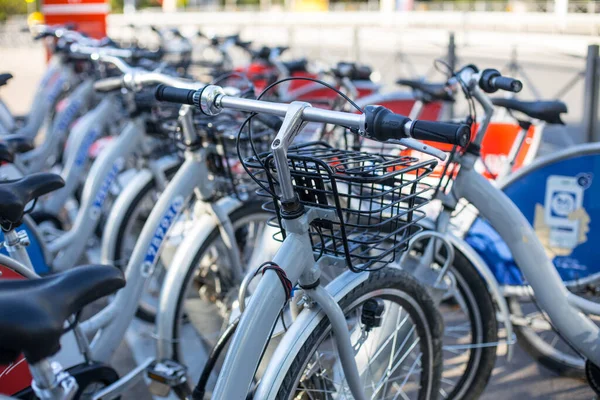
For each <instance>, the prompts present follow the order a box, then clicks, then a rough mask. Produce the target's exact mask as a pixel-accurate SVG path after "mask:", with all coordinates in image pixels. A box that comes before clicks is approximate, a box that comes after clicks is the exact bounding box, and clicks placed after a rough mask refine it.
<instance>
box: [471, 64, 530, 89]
mask: <svg viewBox="0 0 600 400" xmlns="http://www.w3.org/2000/svg"><path fill="white" fill-rule="evenodd" d="M479 87H480V88H481V89H482V90H483V91H484V92H486V93H494V92H496V91H497V90H498V89H502V90H506V91H509V92H514V93H518V92H520V91H521V89H523V84H522V83H521V81H519V80H517V79H513V78H508V77H506V76H502V74H501V73H500V71H498V70H497V69H485V70H483V71H481V78H480V79H479Z"/></svg>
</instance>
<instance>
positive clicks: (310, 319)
mask: <svg viewBox="0 0 600 400" xmlns="http://www.w3.org/2000/svg"><path fill="white" fill-rule="evenodd" d="M368 278H369V273H368V272H363V273H359V274H357V273H354V272H351V271H349V270H348V271H345V272H344V273H342V274H341V275H339V276H338V277H337V278H336V279H334V280H333V281H331V282H330V283H329V284H328V285H327V287H326V290H327V291H328V292H329V293H330V294H331V295H332V296H333V298H334V299H335V301H336V302H339V301H340V300H341V299H342V298H343V297H344V296H345V295H346V294H348V293H349V292H350V291H352V290H353V289H354V288H356V287H357V286H358V285H360V284H361V283H363V282H364V281H365V280H367V279H368ZM323 318H327V317H326V315H325V313H324V312H322V311H321V310H320V309H316V308H312V309H307V308H305V309H304V310H302V312H301V313H300V315H298V318H297V319H296V320H295V321H294V323H293V324H292V326H291V327H290V328H289V329H288V331H287V332H286V334H285V335H284V337H283V339H282V340H281V342H280V343H279V345H278V346H277V348H276V349H275V352H274V353H273V355H272V356H271V360H270V361H269V365H268V366H267V369H266V370H265V374H264V375H263V377H262V379H261V380H260V384H259V385H258V388H257V390H256V393H255V395H254V398H255V399H261V400H267V399H274V398H275V396H276V395H277V391H278V390H279V388H280V387H281V384H282V382H283V379H284V378H285V375H286V374H287V371H288V370H289V369H290V366H291V364H292V362H293V361H294V359H295V358H296V357H295V356H296V354H298V352H299V351H300V349H301V348H302V345H303V344H304V342H305V341H306V339H307V338H308V336H310V334H311V333H312V332H313V331H314V330H315V328H316V327H317V325H318V324H319V323H320V322H321V320H322V319H323Z"/></svg>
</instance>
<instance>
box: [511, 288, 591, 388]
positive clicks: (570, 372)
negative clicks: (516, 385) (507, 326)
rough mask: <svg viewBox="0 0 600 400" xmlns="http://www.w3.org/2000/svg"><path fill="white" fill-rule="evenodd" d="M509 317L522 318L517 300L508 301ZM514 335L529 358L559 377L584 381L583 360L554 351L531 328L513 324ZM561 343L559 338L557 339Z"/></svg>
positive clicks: (521, 311)
mask: <svg viewBox="0 0 600 400" xmlns="http://www.w3.org/2000/svg"><path fill="white" fill-rule="evenodd" d="M508 306H509V308H510V313H511V315H515V316H517V317H522V316H523V310H522V308H521V305H520V304H519V302H518V300H517V299H515V298H512V297H511V298H509V299H508ZM513 326H514V329H515V333H516V335H517V341H518V343H519V346H520V347H521V348H522V349H523V350H525V352H526V353H527V354H529V356H530V357H531V358H533V359H534V360H535V361H536V362H538V363H540V364H541V365H543V366H544V367H546V368H548V369H549V370H551V371H554V372H555V373H557V374H558V375H560V376H565V377H568V378H575V379H581V380H585V379H586V376H585V359H584V358H581V357H574V356H573V355H568V354H565V353H564V352H562V351H560V350H557V349H555V348H554V347H552V346H551V345H550V344H549V343H547V342H546V341H545V340H544V339H543V338H542V337H540V336H539V335H538V334H537V333H536V332H535V330H534V329H533V328H531V327H529V326H524V325H518V324H514V325H513ZM559 340H560V341H562V339H561V338H559Z"/></svg>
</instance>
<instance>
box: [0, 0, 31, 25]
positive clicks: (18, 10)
mask: <svg viewBox="0 0 600 400" xmlns="http://www.w3.org/2000/svg"><path fill="white" fill-rule="evenodd" d="M16 14H27V3H25V0H0V21H4V20H6V18H8V17H9V16H11V15H16Z"/></svg>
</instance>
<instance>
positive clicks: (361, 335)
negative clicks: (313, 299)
mask: <svg viewBox="0 0 600 400" xmlns="http://www.w3.org/2000/svg"><path fill="white" fill-rule="evenodd" d="M373 301H376V302H378V303H379V304H382V305H383V313H382V314H381V318H382V322H381V325H380V326H374V327H372V328H371V329H370V330H367V329H366V327H365V325H364V324H363V323H362V319H361V315H362V312H363V305H365V304H366V303H367V302H373ZM339 305H340V307H341V308H342V310H343V312H344V314H345V315H346V321H347V324H348V328H349V330H350V339H351V342H352V345H353V347H354V349H355V361H356V363H357V367H358V370H359V374H360V380H361V384H362V386H363V387H364V391H365V395H366V397H367V398H377V399H422V400H429V399H433V398H435V397H436V396H435V395H434V393H437V392H438V391H439V384H440V377H441V372H442V351H441V350H442V349H441V347H442V341H441V336H442V333H443V323H442V320H441V317H440V314H439V312H438V310H437V308H436V306H435V304H434V303H433V301H432V299H431V298H430V297H429V296H428V294H427V291H426V289H425V288H424V287H423V286H421V285H420V284H419V283H417V282H416V281H415V280H414V278H412V277H411V276H410V275H408V274H407V273H406V272H404V271H400V270H397V269H393V268H384V269H382V270H380V271H377V272H372V273H370V275H369V278H368V279H367V280H366V281H364V282H363V283H361V284H360V285H359V286H357V287H356V288H354V289H353V290H352V291H350V292H349V293H348V294H347V295H345V296H344V297H343V298H342V299H341V301H340V302H339ZM339 360H340V358H339V355H338V350H337V346H336V344H335V338H334V336H333V333H332V331H331V325H330V324H329V321H328V320H327V318H326V317H324V318H323V319H322V320H321V321H320V322H319V324H318V325H317V326H316V328H315V329H314V330H313V331H312V332H311V333H310V335H309V336H308V337H307V339H306V341H305V342H304V344H303V346H302V347H301V348H299V350H298V351H297V353H295V354H288V358H287V359H286V360H285V361H284V362H283V363H282V364H281V365H287V363H288V362H290V363H291V366H290V367H289V370H288V371H287V373H286V375H285V377H284V379H283V382H282V384H281V387H280V388H279V391H278V394H277V399H286V400H291V399H303V400H312V399H323V400H325V399H327V400H329V399H351V398H353V397H352V395H351V393H350V390H349V387H348V384H347V381H346V379H345V377H344V372H343V369H342V367H341V363H340V361H339Z"/></svg>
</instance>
